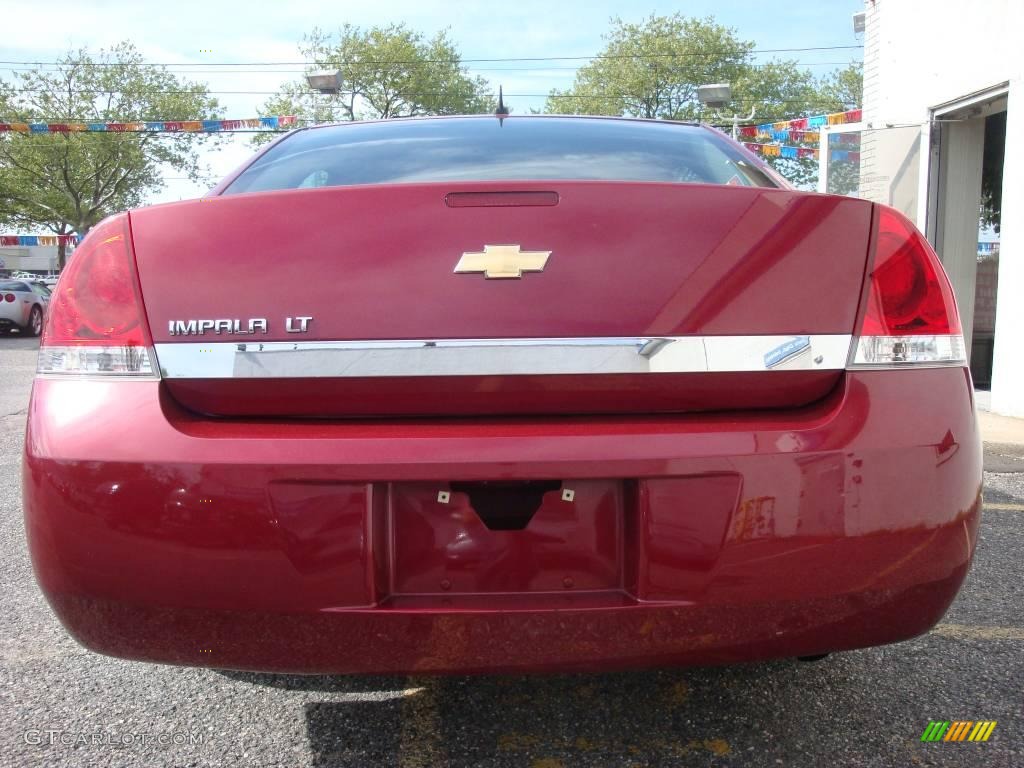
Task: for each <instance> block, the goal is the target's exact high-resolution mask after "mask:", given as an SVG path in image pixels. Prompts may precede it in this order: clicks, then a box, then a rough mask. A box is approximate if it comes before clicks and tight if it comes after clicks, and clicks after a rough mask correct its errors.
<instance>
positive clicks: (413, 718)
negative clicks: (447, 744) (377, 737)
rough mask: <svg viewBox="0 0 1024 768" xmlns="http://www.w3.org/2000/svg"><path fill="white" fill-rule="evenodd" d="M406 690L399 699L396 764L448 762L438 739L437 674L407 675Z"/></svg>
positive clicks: (426, 766) (412, 767) (430, 767)
mask: <svg viewBox="0 0 1024 768" xmlns="http://www.w3.org/2000/svg"><path fill="white" fill-rule="evenodd" d="M408 684H409V694H410V695H408V696H406V697H405V698H403V699H402V707H401V718H402V724H401V731H400V733H399V738H398V765H399V768H434V767H435V766H438V765H447V764H448V755H447V754H446V750H445V748H444V744H442V742H441V715H440V710H439V708H438V703H437V690H438V687H439V685H438V679H437V678H436V677H421V678H417V677H410V678H408Z"/></svg>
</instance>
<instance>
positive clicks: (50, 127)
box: [0, 115, 298, 133]
mask: <svg viewBox="0 0 1024 768" xmlns="http://www.w3.org/2000/svg"><path fill="white" fill-rule="evenodd" d="M297 122H298V118H297V117H296V116H295V115H277V116H274V117H250V118H246V119H245V120H157V121H147V122H133V123H4V122H0V132H4V131H13V132H15V133H82V132H84V133H92V132H101V133H103V132H112V133H150V132H152V133H217V132H218V131H237V130H240V129H244V128H252V129H257V130H259V129H270V130H277V129H278V128H287V127H288V126H292V125H295V124H296V123H297Z"/></svg>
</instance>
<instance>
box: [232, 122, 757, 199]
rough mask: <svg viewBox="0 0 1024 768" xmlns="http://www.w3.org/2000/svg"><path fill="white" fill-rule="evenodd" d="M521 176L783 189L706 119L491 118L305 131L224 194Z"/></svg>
mask: <svg viewBox="0 0 1024 768" xmlns="http://www.w3.org/2000/svg"><path fill="white" fill-rule="evenodd" d="M516 179H524V180H525V179H530V180H587V179H591V180H607V181H660V182H679V183H699V184H739V185H743V186H763V187H774V186H776V185H775V184H774V182H772V180H771V179H770V178H769V177H768V176H766V175H765V174H764V173H763V172H762V171H761V170H760V169H758V168H757V166H755V165H752V164H750V163H749V162H747V160H746V159H745V158H744V156H743V154H742V153H741V152H740V151H739V149H738V147H736V146H735V145H733V144H732V143H731V142H729V141H728V140H727V139H726V138H725V137H724V136H720V135H719V134H718V133H716V132H715V131H712V130H708V129H706V128H701V127H698V126H690V125H679V124H673V123H657V122H649V121H628V120H601V119H580V118H549V117H545V118H528V117H523V118H515V117H512V118H508V119H506V120H504V121H499V120H498V119H497V118H493V117H484V118H462V119H458V118H456V119H441V120H397V121H384V122H374V123H349V124H346V125H338V126H330V127H325V128H315V129H312V130H307V131H297V132H296V133H295V134H293V135H291V136H289V137H288V138H286V139H284V140H283V141H281V142H280V143H278V144H276V145H275V146H274V147H272V148H271V149H270V150H268V151H267V152H266V153H264V154H263V155H261V156H260V157H259V158H258V159H257V160H256V161H255V162H254V163H253V164H252V165H251V166H249V167H248V168H247V169H246V170H245V171H244V172H243V173H242V174H241V175H240V176H239V177H238V178H237V179H235V180H234V181H233V182H232V183H231V184H230V186H228V188H227V189H226V190H225V191H224V194H237V193H240V192H262V191H267V190H274V189H301V188H308V187H337V186H347V185H358V184H402V183H422V182H440V181H452V182H455V181H502V180H516Z"/></svg>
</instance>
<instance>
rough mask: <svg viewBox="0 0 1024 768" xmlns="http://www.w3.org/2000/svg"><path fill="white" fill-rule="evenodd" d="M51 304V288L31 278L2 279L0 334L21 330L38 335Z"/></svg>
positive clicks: (0, 282) (0, 284) (0, 290)
mask: <svg viewBox="0 0 1024 768" xmlns="http://www.w3.org/2000/svg"><path fill="white" fill-rule="evenodd" d="M49 305H50V289H49V288H47V287H46V286H45V285H42V284H41V283H38V282H32V281H31V280H10V279H8V280H0V334H7V333H10V332H11V331H12V330H15V329H17V330H19V331H21V333H24V334H28V335H29V336H38V335H39V334H40V333H42V330H43V320H44V319H45V317H46V310H47V308H48V307H49Z"/></svg>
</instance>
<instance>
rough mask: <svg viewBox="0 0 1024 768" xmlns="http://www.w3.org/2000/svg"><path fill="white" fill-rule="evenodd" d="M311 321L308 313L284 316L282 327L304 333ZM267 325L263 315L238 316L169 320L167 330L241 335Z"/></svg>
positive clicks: (262, 329) (176, 333) (183, 333)
mask: <svg viewBox="0 0 1024 768" xmlns="http://www.w3.org/2000/svg"><path fill="white" fill-rule="evenodd" d="M311 322H313V318H312V316H310V315H299V316H296V317H286V318H285V319H284V329H285V331H287V332H288V333H306V332H307V331H309V324H310V323H311ZM268 330H269V327H268V325H267V319H266V318H265V317H252V318H249V319H248V320H244V321H243V320H240V319H238V318H221V319H219V320H169V321H168V322H167V332H168V333H169V334H170V335H171V336H202V335H203V334H206V333H216V334H217V335H220V334H222V333H232V334H239V335H242V336H246V335H250V334H256V333H267V332H268Z"/></svg>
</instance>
